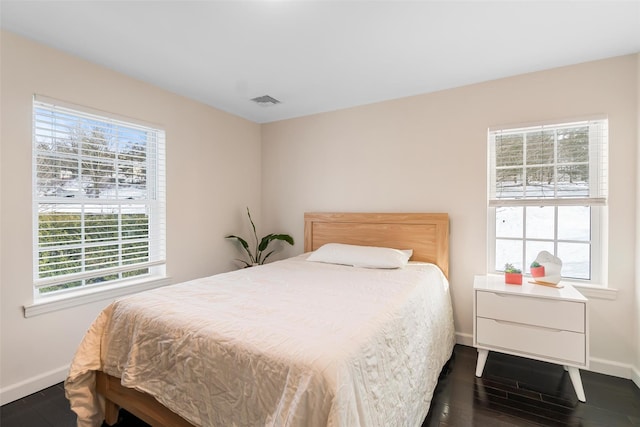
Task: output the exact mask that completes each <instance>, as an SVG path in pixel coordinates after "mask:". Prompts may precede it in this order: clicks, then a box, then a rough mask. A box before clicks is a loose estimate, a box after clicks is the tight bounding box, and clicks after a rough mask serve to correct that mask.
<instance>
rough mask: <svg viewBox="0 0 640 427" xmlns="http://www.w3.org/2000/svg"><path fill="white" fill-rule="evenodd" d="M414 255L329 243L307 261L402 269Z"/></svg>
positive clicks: (396, 250)
mask: <svg viewBox="0 0 640 427" xmlns="http://www.w3.org/2000/svg"><path fill="white" fill-rule="evenodd" d="M411 255H413V250H412V249H407V250H399V249H392V248H380V247H376V246H356V245H345V244H342V243H327V244H326V245H322V246H321V247H320V248H318V249H317V250H316V251H314V252H312V253H311V255H309V257H308V258H307V261H314V262H326V263H329V264H342V265H351V266H353V267H364V268H401V267H404V266H405V265H407V262H408V261H409V258H411Z"/></svg>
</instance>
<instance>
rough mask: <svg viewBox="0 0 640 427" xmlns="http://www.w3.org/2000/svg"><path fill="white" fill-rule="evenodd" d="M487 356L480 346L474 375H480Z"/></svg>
mask: <svg viewBox="0 0 640 427" xmlns="http://www.w3.org/2000/svg"><path fill="white" fill-rule="evenodd" d="M487 356H489V350H484V349H482V348H479V349H478V363H477V364H476V377H481V376H482V371H484V365H485V363H487ZM578 378H580V377H578Z"/></svg>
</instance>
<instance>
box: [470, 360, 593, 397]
mask: <svg viewBox="0 0 640 427" xmlns="http://www.w3.org/2000/svg"><path fill="white" fill-rule="evenodd" d="M566 368H567V369H568V371H569V378H571V383H572V384H573V388H574V389H575V391H576V395H577V396H578V400H579V401H580V402H586V401H587V398H586V396H585V395H584V389H583V388H582V378H580V370H579V369H578V368H575V367H573V366H566ZM476 375H477V374H476Z"/></svg>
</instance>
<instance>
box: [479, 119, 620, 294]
mask: <svg viewBox="0 0 640 427" xmlns="http://www.w3.org/2000/svg"><path fill="white" fill-rule="evenodd" d="M607 132H608V130H607V120H604V119H603V120H587V121H579V122H572V123H561V124H549V125H542V126H531V127H523V128H515V129H514V128H511V129H490V130H489V137H488V139H489V141H488V143H489V167H488V171H489V196H488V199H489V215H488V218H489V239H490V240H489V242H490V244H489V270H490V271H502V270H504V265H505V263H507V262H509V263H512V264H514V265H515V266H516V267H518V268H521V269H522V270H523V272H524V273H528V272H529V265H530V264H531V262H533V260H535V258H536V256H537V255H538V253H539V252H540V251H542V250H546V251H548V252H550V253H552V254H554V255H556V256H557V257H559V258H560V259H561V260H562V276H563V277H564V278H567V279H578V280H585V281H591V282H597V281H600V280H602V277H601V272H602V267H601V266H602V262H603V260H604V256H605V255H606V254H605V250H604V242H603V241H602V239H601V237H600V236H601V231H602V227H603V223H604V214H605V209H606V208H605V206H606V197H607Z"/></svg>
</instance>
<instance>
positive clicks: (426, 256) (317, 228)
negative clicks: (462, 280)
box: [304, 212, 449, 277]
mask: <svg viewBox="0 0 640 427" xmlns="http://www.w3.org/2000/svg"><path fill="white" fill-rule="evenodd" d="M325 243H345V244H350V245H363V246H382V247H387V248H395V249H413V256H412V257H411V259H412V260H413V261H424V262H431V263H434V264H436V265H437V266H439V267H440V269H441V270H442V272H443V273H444V275H445V276H447V277H449V215H448V214H446V213H337V212H332V213H305V214H304V251H305V252H310V251H314V250H316V249H318V248H319V247H320V246H322V245H324V244H325Z"/></svg>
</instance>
